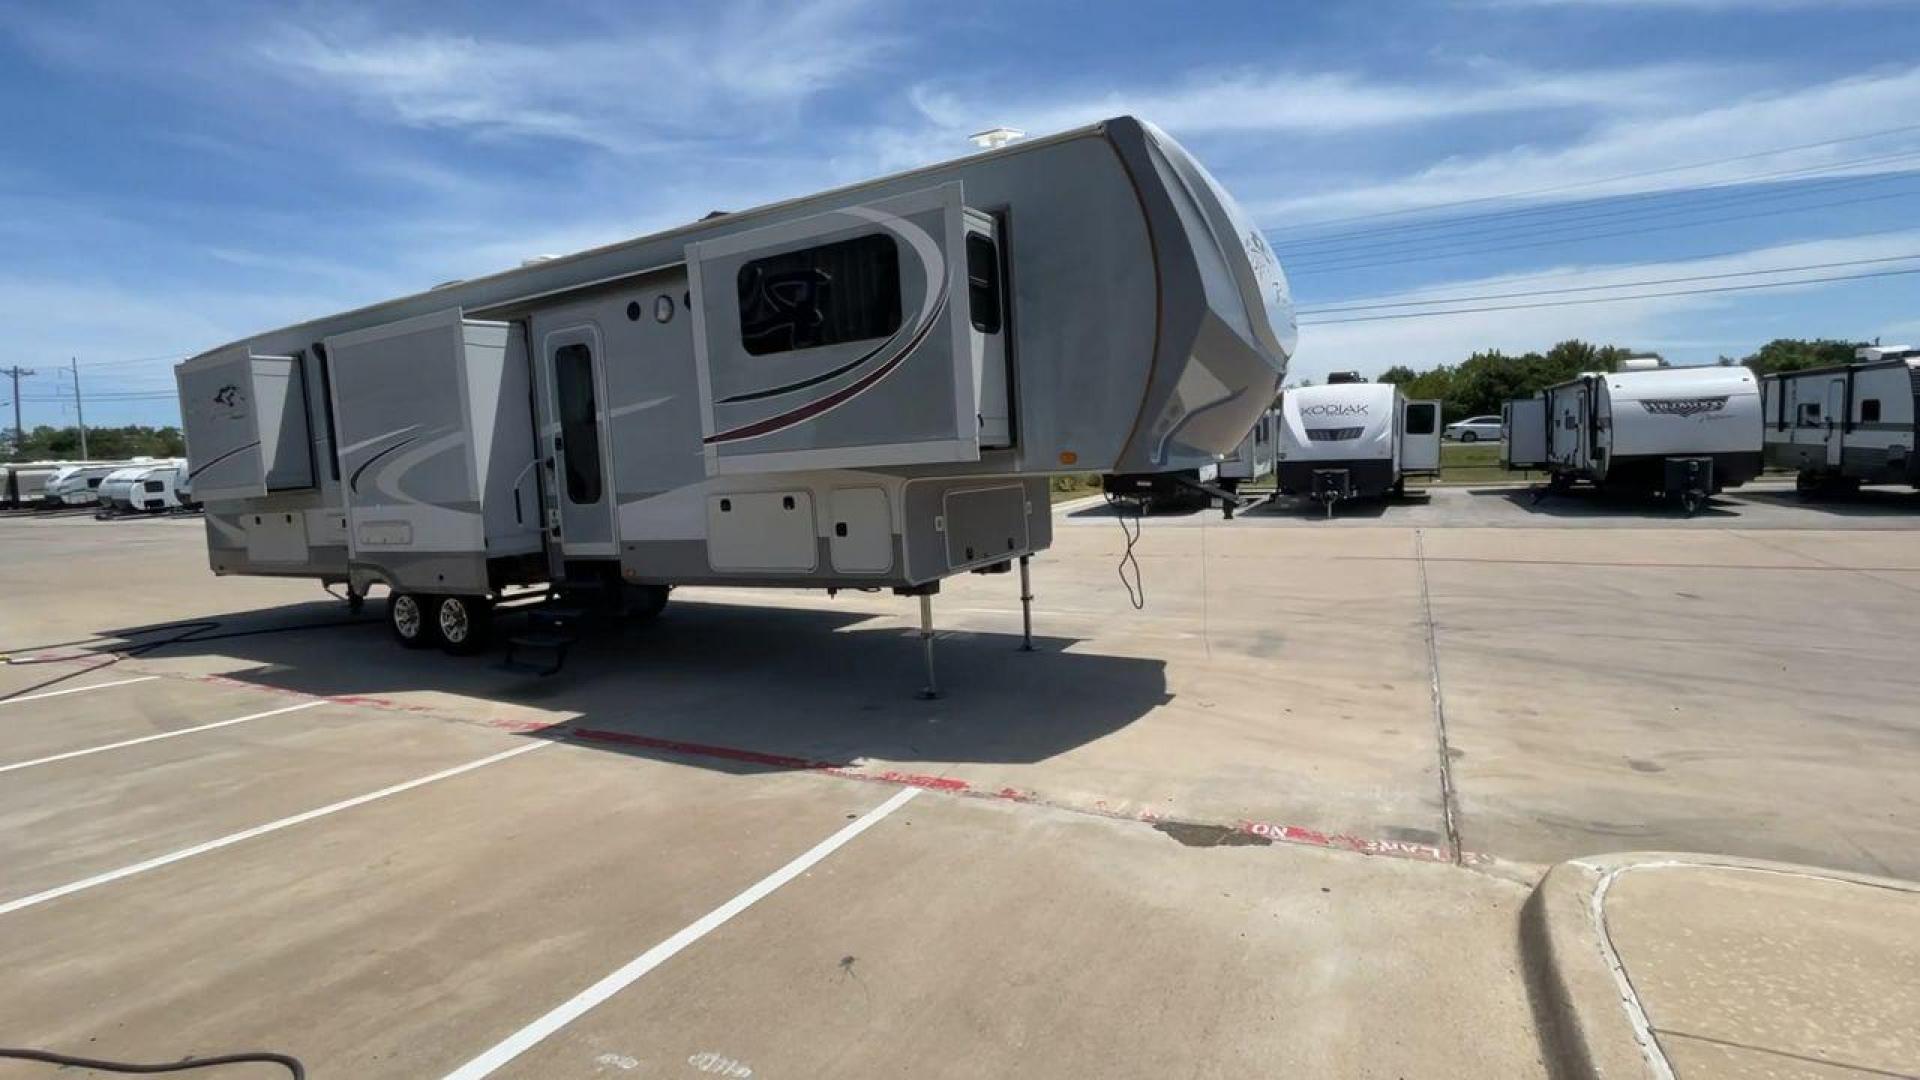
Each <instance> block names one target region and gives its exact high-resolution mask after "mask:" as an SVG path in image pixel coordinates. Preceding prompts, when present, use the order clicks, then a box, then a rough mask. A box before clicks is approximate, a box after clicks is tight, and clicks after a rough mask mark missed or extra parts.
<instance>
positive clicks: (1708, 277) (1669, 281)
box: [1298, 253, 1920, 315]
mask: <svg viewBox="0 0 1920 1080" xmlns="http://www.w3.org/2000/svg"><path fill="white" fill-rule="evenodd" d="M1908 259H1920V253H1915V254H1912V255H1888V256H1886V257H1884V258H1878V259H1846V260H1843V261H1841V262H1824V263H1807V264H1805V265H1803V266H1777V267H1774V268H1773V269H1770V270H1739V271H1729V272H1727V273H1724V274H1692V275H1689V276H1687V277H1670V278H1649V279H1647V280H1644V281H1622V282H1619V283H1617V284H1613V285H1575V286H1571V287H1569V288H1564V289H1530V290H1527V291H1525V292H1505V293H1482V294H1480V295H1478V296H1447V297H1438V298H1435V299H1432V300H1403V301H1398V302H1395V303H1386V304H1349V305H1345V306H1341V307H1322V308H1301V309H1300V310H1299V312H1298V313H1299V314H1301V315H1327V314H1333V313H1336V312H1342V311H1384V310H1386V309H1389V308H1407V307H1431V306H1432V305H1434V304H1466V303H1473V302H1476V301H1480V300H1513V299H1520V298H1525V297H1530V296H1557V295H1562V294H1565V293H1578V292H1595V291H1598V290H1600V289H1637V288H1641V287H1642V286H1646V285H1674V284H1679V283H1681V282H1689V281H1717V280H1722V279H1725V278H1740V277H1759V276H1761V275H1763V274H1798V273H1804V272H1805V271H1808V270H1832V269H1837V268H1839V267H1842V266H1868V265H1872V264H1876V263H1890V262H1905V261H1906V260H1908ZM1787 284H1791V283H1787Z"/></svg>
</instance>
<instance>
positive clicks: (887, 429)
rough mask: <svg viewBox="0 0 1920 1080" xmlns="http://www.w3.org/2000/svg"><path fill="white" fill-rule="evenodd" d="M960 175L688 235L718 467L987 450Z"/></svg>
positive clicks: (842, 463)
mask: <svg viewBox="0 0 1920 1080" xmlns="http://www.w3.org/2000/svg"><path fill="white" fill-rule="evenodd" d="M965 231H966V212H965V209H964V207H963V205H962V203H961V188H960V185H959V184H958V183H950V184H942V185H940V186H938V187H933V188H927V189H925V190H922V191H917V192H911V193H909V194H906V195H901V196H897V197H894V198H890V199H881V200H876V201H874V202H870V203H863V204H859V205H855V206H849V207H845V208H843V209H839V210H832V211H828V212H826V213H823V214H816V215H813V216H810V217H805V218H800V219H798V220H794V221H788V222H782V223H780V224H777V225H769V226H766V227H764V228H760V229H752V230H749V231H747V232H743V233H739V234H736V235H733V236H727V237H723V238H721V239H718V240H712V241H708V242H706V243H700V244H692V245H689V246H688V248H687V263H688V267H689V270H690V275H691V279H692V281H691V285H692V293H693V311H694V318H695V324H694V351H695V356H696V363H697V367H698V373H699V383H700V406H701V410H702V416H701V421H702V427H703V431H702V435H703V441H704V449H705V455H706V465H707V472H708V474H709V475H727V474H738V473H757V472H780V471H791V470H802V469H838V468H863V467H870V466H887V465H911V464H916V463H920V462H934V461H977V460H979V458H980V424H981V419H980V408H979V400H978V397H979V393H980V391H979V388H978V386H977V384H976V382H975V378H974V370H973V368H974V364H973V357H972V350H971V346H970V340H969V334H970V333H971V329H972V328H971V324H970V321H969V303H968V279H967V268H966V254H965V252H966V241H965Z"/></svg>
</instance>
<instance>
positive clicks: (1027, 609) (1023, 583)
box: [928, 555, 1033, 674]
mask: <svg viewBox="0 0 1920 1080" xmlns="http://www.w3.org/2000/svg"><path fill="white" fill-rule="evenodd" d="M1032 558H1033V556H1031V555H1022V556H1020V651H1021V652H1032V651H1033V579H1032V578H1030V577H1028V576H1027V563H1028V561H1030V560H1031V559H1032ZM928 671H929V674H931V671H932V669H931V668H929V669H928Z"/></svg>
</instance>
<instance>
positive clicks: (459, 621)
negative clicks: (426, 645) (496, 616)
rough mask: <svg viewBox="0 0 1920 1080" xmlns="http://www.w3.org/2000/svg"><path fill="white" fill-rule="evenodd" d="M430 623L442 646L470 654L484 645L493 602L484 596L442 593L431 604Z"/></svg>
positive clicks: (455, 651) (463, 654) (489, 627)
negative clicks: (445, 594)
mask: <svg viewBox="0 0 1920 1080" xmlns="http://www.w3.org/2000/svg"><path fill="white" fill-rule="evenodd" d="M433 623H434V630H435V632H437V633H438V634H439V636H440V645H441V647H442V648H444V649H446V650H447V651H448V652H450V653H452V654H454V655H455V656H470V655H472V654H474V653H477V652H479V651H480V650H482V649H484V648H486V647H487V641H488V639H489V637H491V634H490V633H489V631H491V630H492V629H493V603H492V602H491V601H489V600H488V599H487V598H486V597H484V596H442V597H440V598H439V599H438V600H436V601H435V602H434V604H433Z"/></svg>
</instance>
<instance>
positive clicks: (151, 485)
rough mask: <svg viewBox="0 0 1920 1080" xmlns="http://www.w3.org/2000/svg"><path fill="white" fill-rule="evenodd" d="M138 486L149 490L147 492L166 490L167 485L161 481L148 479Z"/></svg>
mask: <svg viewBox="0 0 1920 1080" xmlns="http://www.w3.org/2000/svg"><path fill="white" fill-rule="evenodd" d="M140 486H141V489H142V490H144V491H149V492H161V491H165V490H167V485H165V484H163V483H161V482H160V481H158V480H148V481H147V482H146V483H144V484H142V485H140Z"/></svg>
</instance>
